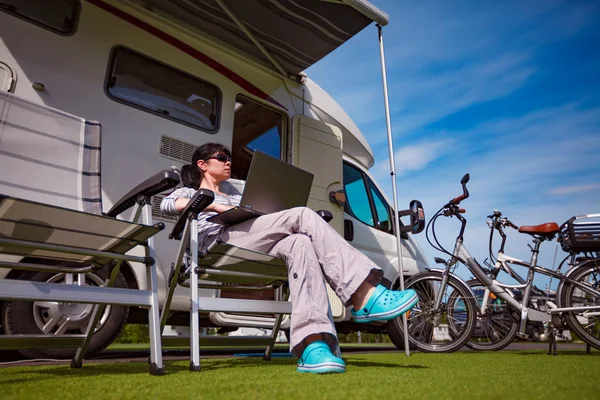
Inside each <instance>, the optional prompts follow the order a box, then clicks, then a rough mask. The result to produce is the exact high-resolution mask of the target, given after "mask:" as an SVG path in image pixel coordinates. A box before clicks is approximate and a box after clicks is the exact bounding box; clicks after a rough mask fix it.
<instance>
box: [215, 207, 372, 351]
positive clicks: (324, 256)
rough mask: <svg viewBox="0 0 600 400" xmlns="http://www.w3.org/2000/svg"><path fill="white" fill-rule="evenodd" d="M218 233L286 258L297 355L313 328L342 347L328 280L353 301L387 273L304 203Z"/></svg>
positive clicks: (343, 297) (348, 301)
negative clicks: (331, 308)
mask: <svg viewBox="0 0 600 400" xmlns="http://www.w3.org/2000/svg"><path fill="white" fill-rule="evenodd" d="M218 237H219V238H220V239H221V240H223V241H225V242H227V243H230V244H232V245H234V246H238V247H242V248H245V249H248V250H254V251H259V252H262V253H268V254H270V255H273V256H277V257H280V258H282V259H283V260H285V263H286V265H287V266H288V277H289V282H290V297H291V301H292V318H291V327H290V351H292V352H293V353H294V354H296V355H298V356H299V355H301V354H302V352H303V351H304V348H305V347H306V343H304V339H305V338H306V337H307V336H309V335H312V334H317V333H323V334H325V335H324V336H325V338H326V341H327V342H328V344H329V346H330V347H331V348H332V349H333V350H335V349H336V348H337V347H338V342H337V335H336V331H335V326H334V325H333V321H332V320H331V315H330V313H329V299H328V298H327V290H326V286H325V280H327V282H328V283H329V285H330V286H331V288H332V289H333V290H335V293H336V294H337V296H338V297H339V298H340V299H341V300H342V302H343V303H344V305H346V306H349V305H350V304H351V298H352V295H353V294H354V292H355V291H356V289H357V288H358V287H359V286H360V285H361V284H362V283H363V282H364V281H365V280H367V281H368V282H370V283H372V284H373V285H377V284H378V283H379V281H380V280H381V278H382V276H383V272H382V271H381V269H380V268H379V267H378V266H377V265H375V264H374V263H373V262H372V261H371V260H370V259H369V258H367V257H366V256H365V255H364V254H362V253H361V252H359V251H358V250H356V249H355V248H354V247H352V246H350V245H349V244H348V242H346V241H345V240H344V238H342V237H341V236H340V235H339V234H338V233H337V232H336V231H335V230H334V229H333V228H332V227H331V226H329V224H327V223H326V222H325V221H324V220H323V219H322V218H321V217H320V216H319V215H317V214H316V213H315V212H314V211H312V210H311V209H309V208H306V207H297V208H292V209H290V210H285V211H280V212H278V213H273V214H268V215H264V216H262V217H258V218H255V219H252V220H248V221H246V222H243V223H241V224H238V225H234V226H231V227H228V228H227V229H225V230H224V231H223V232H221V233H220V234H219V235H218Z"/></svg>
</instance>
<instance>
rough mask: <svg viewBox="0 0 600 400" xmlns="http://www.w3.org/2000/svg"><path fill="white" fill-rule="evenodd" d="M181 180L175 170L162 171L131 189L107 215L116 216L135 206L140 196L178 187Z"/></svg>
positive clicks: (148, 195)
mask: <svg viewBox="0 0 600 400" xmlns="http://www.w3.org/2000/svg"><path fill="white" fill-rule="evenodd" d="M179 182H180V180H179V175H177V174H176V173H175V172H173V171H169V170H164V171H161V172H159V173H158V174H156V175H154V176H152V177H150V178H148V179H146V180H145V181H144V182H142V183H140V184H139V185H137V186H136V187H135V188H133V189H132V190H130V191H129V193H127V194H126V195H125V196H123V197H122V198H121V199H120V200H119V201H117V202H116V203H115V205H114V206H113V207H112V208H111V209H110V210H109V211H108V213H106V215H108V216H109V217H116V216H117V215H119V214H121V213H122V212H124V211H126V210H128V209H129V208H131V207H133V206H134V205H135V203H136V202H137V200H138V198H139V197H140V196H144V197H152V196H154V195H155V194H158V193H160V192H164V191H165V190H168V189H172V188H174V187H176V186H177V185H179Z"/></svg>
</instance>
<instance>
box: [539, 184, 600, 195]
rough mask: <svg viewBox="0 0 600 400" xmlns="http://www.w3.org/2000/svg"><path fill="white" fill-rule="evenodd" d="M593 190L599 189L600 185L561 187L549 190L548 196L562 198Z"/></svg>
mask: <svg viewBox="0 0 600 400" xmlns="http://www.w3.org/2000/svg"><path fill="white" fill-rule="evenodd" d="M594 189H600V183H588V184H585V185H573V186H561V187H556V188H553V189H551V190H550V194H554V195H558V196H563V195H567V194H574V193H584V192H589V191H592V190H594Z"/></svg>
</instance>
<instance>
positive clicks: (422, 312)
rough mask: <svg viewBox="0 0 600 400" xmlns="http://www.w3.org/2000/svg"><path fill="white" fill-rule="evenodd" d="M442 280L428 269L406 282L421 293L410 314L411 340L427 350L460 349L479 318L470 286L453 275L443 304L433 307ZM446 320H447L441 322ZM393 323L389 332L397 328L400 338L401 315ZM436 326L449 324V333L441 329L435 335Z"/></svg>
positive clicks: (447, 350) (447, 351) (450, 350)
mask: <svg viewBox="0 0 600 400" xmlns="http://www.w3.org/2000/svg"><path fill="white" fill-rule="evenodd" d="M441 282H442V274H441V273H440V272H435V271H429V272H421V273H418V274H416V275H414V276H413V277H411V278H410V279H409V280H408V281H407V282H406V284H405V288H406V289H414V290H415V291H416V292H417V294H418V295H419V302H418V303H417V305H416V306H415V307H414V308H413V309H412V310H411V311H410V312H409V314H408V315H407V317H408V340H409V343H410V345H411V347H412V346H413V345H414V346H415V347H416V348H417V349H418V350H420V351H423V352H427V353H451V352H453V351H456V350H458V349H460V348H461V347H462V346H463V345H464V344H465V343H466V342H467V341H468V340H469V338H470V336H471V333H472V331H473V328H474V327H475V321H476V319H477V315H476V312H477V311H476V305H475V300H474V299H473V296H472V294H471V292H470V291H469V288H468V286H466V285H465V284H464V283H463V282H461V281H460V280H459V279H457V278H455V277H452V276H451V277H449V280H448V284H447V286H446V288H445V291H444V295H443V296H442V303H441V307H440V308H439V309H438V310H435V311H434V310H433V309H432V305H433V302H434V300H435V297H434V295H435V293H437V291H439V287H440V285H441ZM444 320H445V321H446V324H443V323H440V322H443V321H444ZM390 324H394V325H395V327H394V328H388V329H389V332H392V331H394V330H395V331H398V332H399V333H400V335H398V337H397V339H398V338H402V336H401V335H402V333H403V330H402V318H401V317H398V318H395V319H393V320H392V321H390ZM436 327H437V328H446V327H447V328H448V333H447V335H446V334H445V332H443V331H444V330H443V329H442V330H441V331H442V332H443V333H444V334H443V335H437V336H435V335H434V333H435V328H436ZM439 331H440V330H438V332H439ZM390 337H391V335H390ZM402 343H403V340H402Z"/></svg>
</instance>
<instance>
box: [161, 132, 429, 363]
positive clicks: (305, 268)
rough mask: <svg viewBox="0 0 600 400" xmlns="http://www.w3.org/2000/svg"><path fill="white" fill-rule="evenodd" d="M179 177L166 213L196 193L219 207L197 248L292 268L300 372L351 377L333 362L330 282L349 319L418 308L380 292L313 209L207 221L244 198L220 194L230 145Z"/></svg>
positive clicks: (215, 148)
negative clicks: (227, 247) (228, 250)
mask: <svg viewBox="0 0 600 400" xmlns="http://www.w3.org/2000/svg"><path fill="white" fill-rule="evenodd" d="M181 174H182V181H183V183H184V185H185V186H186V187H185V188H181V189H177V190H175V191H174V192H173V193H171V194H170V195H169V196H167V197H165V198H164V199H163V201H162V203H161V206H160V208H161V211H162V212H164V213H167V214H177V213H180V212H181V211H182V210H183V209H184V208H185V206H186V205H187V203H188V202H189V199H190V198H192V197H193V195H194V193H195V192H196V190H198V189H199V188H203V189H209V190H212V191H213V192H214V195H215V197H214V201H213V202H212V204H210V205H209V206H208V207H206V208H205V209H204V211H203V212H201V213H200V215H199V216H198V220H199V229H198V231H199V234H198V236H199V237H198V243H199V244H200V246H201V248H202V249H205V248H207V247H208V246H209V245H210V244H212V243H213V242H214V241H215V240H216V239H217V238H219V239H221V240H222V241H224V242H227V243H229V244H231V245H234V246H238V247H242V248H245V249H248V250H254V251H259V252H263V253H267V254H270V255H272V256H276V257H279V258H281V259H283V260H284V261H285V263H286V265H287V266H288V270H289V272H288V277H289V285H290V297H291V301H292V305H293V310H292V318H291V327H290V351H291V352H292V353H293V354H295V355H296V356H298V357H299V360H298V371H299V372H312V373H331V372H334V373H335V372H338V373H339V372H345V370H346V365H345V363H344V361H343V360H342V359H341V358H339V357H336V356H335V355H334V352H336V351H337V349H338V346H339V344H338V341H337V335H336V330H335V327H334V324H333V321H332V320H331V319H330V318H329V314H328V311H329V299H328V298H327V290H326V286H325V280H327V282H328V283H329V285H330V286H331V287H332V289H333V290H335V293H336V294H337V296H338V297H339V298H340V299H341V301H342V302H343V303H344V305H345V306H347V307H348V306H350V305H351V304H352V305H353V306H354V308H353V309H352V310H351V314H352V317H353V318H354V320H355V321H356V322H364V323H366V322H375V321H387V320H390V319H393V318H396V317H398V316H400V315H402V314H404V313H405V312H406V311H408V310H410V309H411V308H412V307H413V306H414V305H415V304H416V303H417V300H418V298H417V294H416V293H415V291H414V290H411V289H409V290H405V291H392V290H388V289H386V288H385V287H384V286H383V285H380V284H379V282H380V281H381V278H382V276H383V272H382V270H381V269H380V268H379V267H378V266H377V265H375V264H374V263H373V262H372V261H371V260H370V259H369V258H367V257H366V256H365V255H364V254H362V253H361V252H359V251H358V250H356V249H355V248H354V247H352V246H351V245H350V244H348V243H347V242H346V240H344V238H342V237H341V236H340V235H339V234H338V233H337V232H336V231H335V230H334V229H333V228H332V227H330V226H329V225H328V224H327V222H325V221H324V220H323V219H322V218H321V217H320V216H319V215H317V213H315V212H314V211H312V210H311V209H309V208H306V207H297V208H292V209H289V210H284V211H280V212H277V213H273V214H267V215H263V216H260V217H258V218H254V219H251V220H247V221H245V222H242V223H240V224H237V225H234V226H229V227H224V226H223V225H218V224H214V223H211V222H209V221H207V220H206V219H207V218H209V217H211V216H213V215H216V214H217V213H220V212H223V211H226V210H228V209H230V208H232V207H235V206H238V205H239V203H240V198H241V196H240V195H239V194H231V193H230V194H226V193H223V192H222V191H221V188H222V187H223V186H220V184H221V183H222V182H224V181H226V180H227V179H229V178H230V176H231V153H230V151H229V149H227V148H226V147H225V146H223V145H221V144H218V143H207V144H205V145H202V146H200V147H199V148H198V149H196V151H195V152H194V155H193V158H192V164H191V165H186V166H184V167H183V168H182V171H181ZM338 354H339V353H338Z"/></svg>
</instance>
